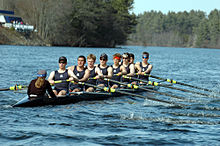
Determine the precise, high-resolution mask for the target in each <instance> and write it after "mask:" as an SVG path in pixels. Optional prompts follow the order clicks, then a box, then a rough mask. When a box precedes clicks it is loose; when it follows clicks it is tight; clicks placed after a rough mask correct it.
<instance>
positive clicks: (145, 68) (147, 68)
mask: <svg viewBox="0 0 220 146" xmlns="http://www.w3.org/2000/svg"><path fill="white" fill-rule="evenodd" d="M148 60H149V53H148V52H143V53H142V62H137V63H136V64H135V66H137V67H140V68H141V70H140V72H139V73H138V74H139V75H140V76H139V78H140V79H144V80H149V79H148V76H144V74H150V72H151V71H152V69H153V65H151V64H149V63H148Z"/></svg>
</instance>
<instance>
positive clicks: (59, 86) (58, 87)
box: [48, 56, 76, 95]
mask: <svg viewBox="0 0 220 146" xmlns="http://www.w3.org/2000/svg"><path fill="white" fill-rule="evenodd" d="M66 64H67V59H66V57H64V56H61V57H60V58H59V70H56V71H52V72H51V73H50V76H49V78H48V81H49V82H50V84H52V85H55V86H54V90H53V92H54V94H55V95H66V93H68V88H69V82H66V81H65V80H67V79H68V80H69V81H73V80H74V79H75V78H76V76H75V75H74V74H73V72H72V71H70V70H67V69H66ZM58 80H62V81H65V82H62V83H56V84H55V81H58Z"/></svg>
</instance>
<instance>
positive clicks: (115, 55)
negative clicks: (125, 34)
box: [113, 53, 122, 58]
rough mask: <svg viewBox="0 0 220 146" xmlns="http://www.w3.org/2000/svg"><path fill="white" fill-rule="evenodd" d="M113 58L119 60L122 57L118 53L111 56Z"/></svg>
mask: <svg viewBox="0 0 220 146" xmlns="http://www.w3.org/2000/svg"><path fill="white" fill-rule="evenodd" d="M115 57H119V58H121V57H122V56H121V54H120V53H115V54H114V55H113V58H115Z"/></svg>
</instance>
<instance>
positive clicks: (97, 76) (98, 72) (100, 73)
mask: <svg viewBox="0 0 220 146" xmlns="http://www.w3.org/2000/svg"><path fill="white" fill-rule="evenodd" d="M95 73H96V74H97V75H96V76H95V77H96V78H97V79H99V78H100V77H101V78H102V77H103V74H102V72H101V70H100V68H98V67H96V68H95Z"/></svg>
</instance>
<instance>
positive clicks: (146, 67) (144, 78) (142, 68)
mask: <svg viewBox="0 0 220 146" xmlns="http://www.w3.org/2000/svg"><path fill="white" fill-rule="evenodd" d="M149 65H150V64H148V65H147V66H145V67H143V65H142V62H140V67H141V72H144V71H146V70H147V69H148V66H149ZM139 78H140V79H143V80H147V81H148V80H149V77H148V76H142V75H140V76H139Z"/></svg>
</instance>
